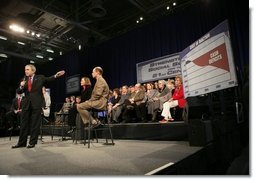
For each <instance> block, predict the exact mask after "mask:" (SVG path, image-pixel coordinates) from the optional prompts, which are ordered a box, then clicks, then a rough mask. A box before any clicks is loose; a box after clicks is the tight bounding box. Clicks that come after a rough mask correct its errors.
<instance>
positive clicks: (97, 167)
mask: <svg viewBox="0 0 254 180" xmlns="http://www.w3.org/2000/svg"><path fill="white" fill-rule="evenodd" d="M60 138H61V137H54V140H53V141H51V138H50V136H44V137H43V141H44V143H42V142H41V141H39V142H38V144H37V146H36V147H35V148H32V149H27V148H18V149H11V146H12V145H15V144H16V143H17V140H18V137H12V140H11V141H9V138H8V137H2V138H0V162H1V164H0V174H4V175H14V176H15V175H84V176H85V175H97V176H100V175H145V174H147V175H149V174H153V173H155V172H156V171H159V169H161V168H165V167H168V166H170V165H172V164H174V163H176V162H179V161H180V160H182V159H184V158H186V157H187V156H189V155H191V154H193V153H195V152H197V151H198V150H200V149H201V148H202V147H191V146H189V142H187V141H143V140H115V145H114V146H112V145H103V143H104V142H105V139H99V143H96V142H92V144H91V147H90V149H88V148H87V145H86V146H84V144H80V143H78V144H75V143H73V142H72V140H67V141H60V140H58V139H60Z"/></svg>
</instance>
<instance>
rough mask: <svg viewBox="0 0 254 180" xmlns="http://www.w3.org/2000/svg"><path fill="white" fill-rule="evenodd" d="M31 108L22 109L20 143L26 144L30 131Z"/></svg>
mask: <svg viewBox="0 0 254 180" xmlns="http://www.w3.org/2000/svg"><path fill="white" fill-rule="evenodd" d="M29 122H30V109H28V110H22V113H21V122H20V132H19V140H18V145H21V146H22V145H24V146H25V145H26V144H27V137H28V133H29Z"/></svg>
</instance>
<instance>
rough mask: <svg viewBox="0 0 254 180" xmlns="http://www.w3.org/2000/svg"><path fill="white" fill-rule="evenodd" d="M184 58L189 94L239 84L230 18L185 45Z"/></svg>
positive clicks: (184, 76)
mask: <svg viewBox="0 0 254 180" xmlns="http://www.w3.org/2000/svg"><path fill="white" fill-rule="evenodd" d="M180 59H181V67H182V75H183V85H184V96H185V98H187V97H191V96H198V95H201V94H206V93H210V92H214V91H218V90H221V89H226V88H229V87H233V86H237V78H236V72H235V66H234V60H233V53H232V47H231V41H230V35H229V30H228V22H227V21H224V22H222V23H221V24H219V25H218V26H217V27H215V28H214V29H212V30H211V31H210V32H208V33H207V34H205V35H204V36H203V37H201V38H200V39H199V40H197V41H196V42H194V43H193V44H192V45H190V46H189V47H187V48H186V49H184V50H183V51H182V52H181V53H180Z"/></svg>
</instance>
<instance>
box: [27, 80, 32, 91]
mask: <svg viewBox="0 0 254 180" xmlns="http://www.w3.org/2000/svg"><path fill="white" fill-rule="evenodd" d="M27 85H28V91H29V92H30V91H31V89H32V78H31V77H29V80H28V84H27Z"/></svg>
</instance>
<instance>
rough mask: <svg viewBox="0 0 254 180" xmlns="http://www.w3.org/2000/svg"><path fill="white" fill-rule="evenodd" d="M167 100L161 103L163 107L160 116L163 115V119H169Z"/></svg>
mask: <svg viewBox="0 0 254 180" xmlns="http://www.w3.org/2000/svg"><path fill="white" fill-rule="evenodd" d="M169 108H170V107H169V102H168V101H167V102H165V103H163V108H162V112H161V116H163V117H164V118H165V119H169V113H170V110H169Z"/></svg>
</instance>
